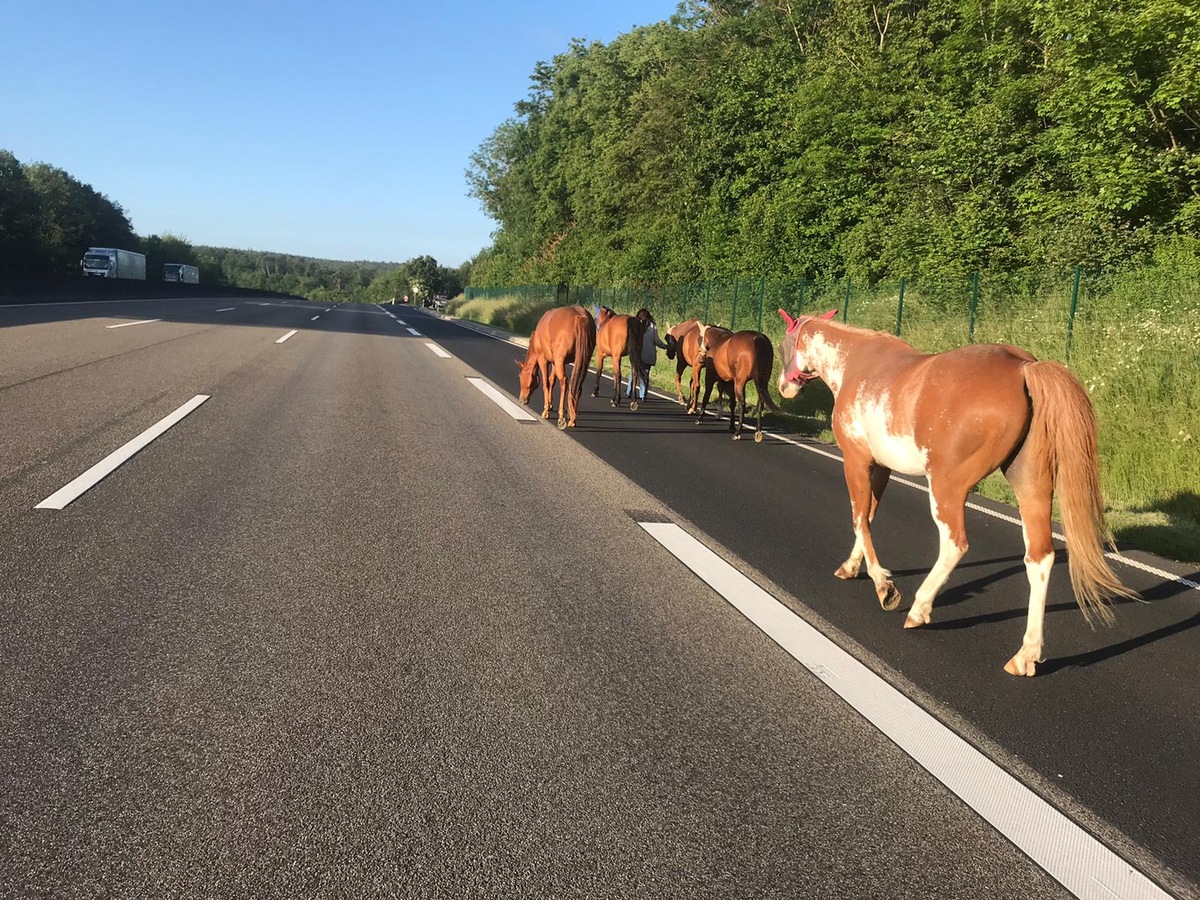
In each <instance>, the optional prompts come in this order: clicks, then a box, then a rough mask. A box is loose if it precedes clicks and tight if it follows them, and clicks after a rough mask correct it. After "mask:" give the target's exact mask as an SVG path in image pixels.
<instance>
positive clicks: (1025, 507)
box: [1004, 445, 1054, 676]
mask: <svg viewBox="0 0 1200 900" xmlns="http://www.w3.org/2000/svg"><path fill="white" fill-rule="evenodd" d="M1026 446H1028V445H1026ZM1004 477H1005V478H1007V479H1008V483H1009V484H1011V485H1012V487H1013V491H1014V493H1016V495H1017V505H1018V506H1019V507H1020V510H1021V534H1022V535H1023V536H1024V538H1025V576H1026V577H1027V578H1028V579H1029V615H1028V618H1027V619H1026V623H1025V637H1024V639H1023V640H1022V641H1021V649H1020V650H1018V651H1017V652H1016V653H1015V654H1014V655H1013V657H1012V659H1010V660H1009V661H1008V662H1007V663H1006V664H1005V666H1004V671H1005V672H1007V673H1008V674H1009V675H1029V676H1032V675H1034V674H1035V672H1036V669H1037V664H1038V663H1039V662H1041V661H1042V625H1043V622H1044V620H1045V617H1046V591H1047V588H1048V587H1049V585H1050V569H1051V568H1052V567H1053V566H1054V542H1053V539H1052V535H1051V495H1052V493H1053V490H1054V480H1053V478H1052V477H1051V475H1050V470H1049V468H1048V467H1047V466H1046V465H1045V463H1044V461H1042V460H1039V459H1036V458H1035V456H1034V454H1033V453H1032V451H1031V452H1030V453H1029V454H1028V455H1027V454H1026V453H1025V452H1024V450H1023V451H1022V452H1021V453H1019V454H1018V455H1017V458H1016V459H1015V460H1014V461H1013V464H1012V465H1011V466H1009V467H1008V469H1007V470H1006V471H1005V473H1004Z"/></svg>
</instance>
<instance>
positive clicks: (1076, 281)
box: [1067, 266, 1083, 362]
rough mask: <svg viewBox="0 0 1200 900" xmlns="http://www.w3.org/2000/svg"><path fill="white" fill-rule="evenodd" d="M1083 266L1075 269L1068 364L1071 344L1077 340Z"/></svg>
mask: <svg viewBox="0 0 1200 900" xmlns="http://www.w3.org/2000/svg"><path fill="white" fill-rule="evenodd" d="M1082 274H1083V266H1076V267H1075V278H1074V280H1073V281H1072V283H1071V317H1070V318H1069V319H1067V362H1070V361H1071V342H1072V341H1073V340H1074V339H1075V311H1076V310H1077V309H1079V277H1080V275H1082Z"/></svg>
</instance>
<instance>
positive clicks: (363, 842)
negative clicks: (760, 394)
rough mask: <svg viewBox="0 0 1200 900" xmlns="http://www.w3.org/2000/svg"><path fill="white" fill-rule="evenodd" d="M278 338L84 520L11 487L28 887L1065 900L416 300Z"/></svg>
mask: <svg viewBox="0 0 1200 900" xmlns="http://www.w3.org/2000/svg"><path fill="white" fill-rule="evenodd" d="M306 312H307V311H304V310H297V313H298V314H299V315H304V314H305V313H306ZM298 317H299V316H295V317H294V318H298ZM273 324H274V325H276V326H281V325H286V326H289V329H290V328H296V329H298V334H297V335H296V337H295V338H293V339H292V340H291V341H289V342H288V343H286V344H283V345H274V344H273V339H274V338H273V332H271V331H270V329H267V328H263V329H258V330H257V331H256V332H255V334H256V336H257V338H258V340H259V341H261V342H262V343H263V345H264V346H268V347H270V348H271V350H272V351H278V352H269V353H268V352H264V353H258V354H254V353H252V352H250V351H249V350H247V349H245V348H243V349H242V350H241V351H240V352H239V353H238V354H235V356H236V357H237V358H238V359H240V360H241V364H240V365H238V366H237V367H236V368H233V369H231V370H229V371H225V370H221V369H217V370H214V371H213V373H212V378H211V379H205V378H204V377H203V373H202V372H200V371H199V370H197V371H196V372H195V375H194V380H192V381H190V382H188V383H180V384H179V385H178V388H179V389H180V394H181V395H182V394H186V393H189V392H202V391H203V392H210V393H211V395H212V399H211V400H210V401H208V402H207V403H206V404H205V405H204V406H203V407H201V408H200V409H199V410H198V411H197V412H196V413H195V414H193V415H192V416H190V417H189V418H188V419H186V420H185V421H184V422H183V423H181V424H180V425H179V426H177V427H176V428H174V429H172V430H171V431H169V432H167V433H166V434H165V435H163V436H162V437H161V438H159V439H158V440H157V441H156V442H155V443H154V444H152V445H151V446H150V447H148V448H147V449H145V450H144V451H143V452H142V453H140V454H138V455H137V456H135V457H134V458H133V459H132V460H130V461H129V462H128V463H126V464H125V465H124V466H123V467H122V468H121V469H119V470H118V471H117V472H115V473H114V474H113V475H111V476H110V477H109V478H107V479H105V480H104V481H102V482H101V483H100V484H99V485H97V486H96V487H95V488H93V489H92V490H91V491H89V492H88V493H87V494H85V495H84V496H82V497H81V498H80V499H79V500H77V501H76V502H75V503H73V504H71V505H70V506H68V507H67V508H65V509H63V510H60V511H50V510H35V509H33V508H32V507H33V503H34V502H35V501H36V499H38V494H39V492H40V490H41V487H42V485H41V484H40V482H39V480H38V479H37V478H35V477H34V476H33V475H31V474H26V475H22V476H18V477H12V478H9V479H7V480H5V481H4V482H3V483H0V491H2V492H3V494H4V503H5V508H6V509H8V510H10V511H11V512H10V514H9V515H8V517H7V518H6V520H5V522H4V529H5V538H6V541H5V543H6V546H5V552H4V554H3V555H0V585H2V586H3V587H2V591H3V603H2V604H0V667H2V673H3V678H2V679H0V783H3V784H4V785H5V790H4V791H3V792H2V793H0V823H2V824H0V842H2V846H0V884H3V885H5V889H4V892H3V893H4V895H5V896H12V897H25V896H45V895H53V896H68V897H69V896H95V895H99V894H103V895H106V896H115V897H122V896H144V895H145V894H146V893H153V894H155V895H159V896H189V897H198V896H246V895H248V894H249V895H254V896H280V897H284V896H287V897H294V896H333V895H337V896H413V897H461V896H466V895H473V896H481V897H567V896H577V897H584V896H600V897H678V896H696V897H708V896H711V897H729V896H762V897H771V896H778V897H795V896H813V897H821V896H830V897H834V896H839V897H840V896H847V895H855V896H880V897H883V896H888V897H891V896H941V897H971V898H977V897H1010V896H1013V895H1015V894H1018V893H1019V894H1021V895H1022V896H1032V897H1060V896H1063V895H1064V894H1063V892H1062V890H1061V889H1060V888H1059V887H1058V885H1056V884H1055V883H1053V882H1052V881H1051V880H1050V879H1049V878H1048V877H1047V876H1046V875H1045V874H1044V873H1043V872H1041V871H1040V870H1039V869H1038V868H1037V867H1036V866H1035V865H1033V864H1032V863H1031V862H1030V861H1029V860H1028V859H1027V858H1026V857H1025V856H1024V855H1023V854H1021V853H1020V852H1018V851H1017V850H1015V849H1014V848H1013V847H1012V845H1011V844H1009V843H1008V842H1007V841H1006V840H1005V839H1003V838H1002V837H1000V836H999V835H997V834H996V833H995V832H994V831H993V830H992V829H991V828H990V827H989V826H987V825H986V824H985V823H984V822H983V821H982V820H981V819H979V817H978V816H977V815H976V814H975V813H973V812H972V811H970V810H969V809H967V808H966V807H965V806H964V805H963V804H962V803H961V802H959V801H958V800H957V799H956V798H954V797H953V796H952V795H950V794H949V793H948V792H947V791H946V790H945V789H944V788H943V787H942V786H941V785H940V784H939V783H938V782H937V781H936V780H935V779H933V778H932V777H931V776H929V775H928V774H927V773H926V772H925V771H924V770H922V769H921V768H920V767H919V766H917V765H916V764H915V763H914V762H912V760H910V759H908V758H907V757H906V756H905V755H904V754H902V753H900V752H899V751H898V750H897V749H896V747H895V746H894V745H893V744H892V743H891V742H890V741H888V740H887V739H886V738H884V737H882V736H881V735H880V734H879V733H878V732H877V731H876V730H875V729H874V728H873V727H872V726H870V725H869V724H867V723H866V722H865V721H864V720H863V719H862V718H861V717H860V716H858V715H857V714H856V713H854V712H853V711H852V710H850V709H849V708H848V707H846V706H845V705H844V704H843V703H842V702H841V701H839V700H837V699H836V698H835V697H833V696H832V695H831V694H830V693H829V692H828V691H827V690H826V689H825V688H824V686H823V685H822V684H821V682H820V681H819V680H817V679H816V678H814V677H813V676H812V675H810V674H809V673H808V672H807V671H806V670H805V669H804V668H803V667H801V666H799V665H797V664H796V663H795V662H794V661H793V660H792V659H791V658H790V657H788V656H787V655H786V654H784V653H783V652H782V651H781V650H780V649H779V648H778V647H776V646H775V645H774V644H772V643H771V642H770V641H768V640H766V639H765V638H764V637H763V636H762V635H761V634H760V633H759V632H758V631H757V630H756V629H754V628H752V627H749V626H748V625H747V624H746V622H745V620H744V619H743V618H742V617H741V616H740V615H738V614H737V613H735V612H734V611H733V610H732V609H731V608H730V607H729V606H728V605H727V604H726V603H724V602H723V601H721V600H720V599H719V598H717V597H716V596H715V595H714V594H713V593H712V591H711V590H709V589H708V588H707V587H706V586H704V585H703V584H702V583H701V582H700V581H698V580H697V579H695V578H692V577H691V576H689V575H688V574H687V572H686V570H684V569H683V568H682V567H681V566H679V565H678V564H677V563H675V562H674V561H673V560H672V558H671V557H670V556H668V555H667V554H666V553H665V552H663V551H662V550H661V549H660V548H658V547H657V545H655V544H654V543H653V541H651V540H650V538H649V537H648V536H647V535H646V533H645V532H644V531H643V530H642V529H641V528H640V527H639V526H638V525H637V524H636V522H635V520H634V516H632V515H631V512H630V511H636V515H637V517H638V518H643V517H645V516H648V515H649V516H654V517H656V518H658V519H664V520H665V519H670V518H672V517H673V515H674V514H673V512H672V510H670V509H669V508H667V507H665V506H663V505H662V504H661V503H659V502H658V501H657V500H656V499H655V498H653V497H652V496H650V495H648V494H647V493H645V492H644V491H643V490H641V489H640V488H638V487H637V486H636V485H634V484H633V483H632V482H630V481H629V480H627V479H626V478H624V477H623V476H621V475H620V474H619V473H617V472H615V471H613V470H612V469H611V468H610V467H609V466H607V465H605V464H604V463H602V462H601V461H600V460H598V459H597V458H596V457H595V456H594V455H593V454H591V453H589V452H588V451H587V450H586V449H585V448H583V447H581V446H579V445H578V444H576V443H575V442H572V441H570V440H567V439H564V437H563V436H562V435H561V434H559V433H558V432H557V431H556V430H554V429H553V428H551V427H546V426H545V425H542V424H535V425H522V424H519V423H517V422H515V421H513V420H512V419H510V418H509V417H508V416H507V414H505V413H504V412H503V411H502V410H500V409H499V408H498V407H496V406H494V405H493V404H492V403H491V402H490V401H489V400H488V399H487V398H486V397H484V396H483V395H481V394H480V393H479V392H478V391H476V390H474V389H473V388H472V387H471V386H470V385H469V384H468V382H467V376H468V375H472V374H474V370H473V369H472V368H471V367H469V366H467V365H465V364H464V363H463V362H461V361H460V360H458V359H453V358H452V359H442V358H439V357H437V356H435V355H434V354H433V353H432V352H430V350H429V349H428V347H426V346H425V341H424V340H423V339H420V338H415V337H412V336H410V335H408V334H407V332H406V331H405V330H404V329H402V328H400V327H399V326H397V325H396V324H395V323H393V322H391V320H390V319H388V318H387V317H386V316H377V315H371V314H369V311H368V310H355V311H353V312H347V313H343V314H342V317H338V318H333V319H332V321H331V322H330V325H329V329H328V330H321V329H320V328H319V327H313V328H309V329H304V328H303V322H302V321H290V322H285V321H281V320H273ZM423 324H424V323H423ZM146 327H151V326H146ZM430 330H431V331H432V330H433V329H430ZM204 335H205V337H204V340H207V341H211V342H213V343H214V344H216V345H219V346H227V345H233V346H240V344H241V342H242V341H243V340H246V337H245V335H243V334H241V333H239V329H238V328H237V327H230V328H228V329H224V328H221V329H211V330H208V331H206V332H205V333H204ZM3 339H4V335H3V334H0V340H3ZM199 339H200V338H197V340H199ZM94 340H97V341H99V340H103V338H101V337H98V336H97V337H95V338H94ZM196 352H200V351H196ZM204 352H205V353H207V352H208V351H204ZM202 355H203V354H202ZM125 360H126V361H125V364H124V366H123V368H120V369H119V370H117V371H111V372H108V373H107V375H108V377H109V379H111V381H110V382H107V383H98V384H97V385H96V386H95V389H97V390H100V391H105V390H110V391H113V392H116V393H122V392H124V391H127V390H130V389H132V388H134V387H136V386H137V385H140V384H144V383H146V382H148V381H154V380H155V379H156V378H158V377H160V376H163V374H164V373H163V372H162V371H161V370H162V368H163V367H165V366H166V365H167V362H166V360H161V359H160V360H158V366H159V368H158V369H154V370H148V369H147V367H146V358H145V357H132V356H126V357H125ZM54 381H55V378H54V376H52V375H49V374H48V375H47V377H46V378H44V379H42V384H43V385H45V387H46V390H47V391H48V397H51V398H54V399H55V400H61V399H62V391H61V390H59V389H58V388H56V387H54ZM51 408H52V407H48V409H51Z"/></svg>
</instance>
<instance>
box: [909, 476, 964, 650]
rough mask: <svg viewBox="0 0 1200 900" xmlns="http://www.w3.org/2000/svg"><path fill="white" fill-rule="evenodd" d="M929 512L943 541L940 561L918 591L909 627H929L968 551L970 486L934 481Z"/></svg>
mask: <svg viewBox="0 0 1200 900" xmlns="http://www.w3.org/2000/svg"><path fill="white" fill-rule="evenodd" d="M929 487H930V490H929V511H930V512H931V513H932V514H933V521H934V523H935V524H936V525H937V529H938V534H939V535H940V536H941V540H940V542H939V544H938V558H937V562H936V563H934V566H933V568H932V569H930V570H929V574H928V575H926V576H925V580H924V581H923V582H921V586H920V587H919V588H917V596H916V599H915V600H913V605H912V607H911V608H910V609H909V611H908V616H907V617H906V618H905V620H904V627H905V628H919V627H920V626H922V625H928V624H929V617H930V613H931V611H932V610H933V598H934V597H936V596H937V592H938V591H940V590H941V589H942V585H944V584H945V583H946V579H947V578H949V577H950V573H951V572H953V571H954V567H955V566H957V565H958V561H959V560H960V559H962V558H963V554H964V553H966V552H967V546H968V544H967V526H966V521H965V519H964V513H965V510H966V503H967V491H968V490H969V486H967V487H964V486H962V485H959V484H955V485H953V486H946V485H945V484H944V483H943V482H940V481H936V480H934V479H933V478H931V479H930V485H929Z"/></svg>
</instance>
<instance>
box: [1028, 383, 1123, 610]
mask: <svg viewBox="0 0 1200 900" xmlns="http://www.w3.org/2000/svg"><path fill="white" fill-rule="evenodd" d="M1024 373H1025V388H1026V390H1028V391H1029V398H1030V400H1031V401H1032V402H1033V420H1032V421H1031V423H1030V426H1029V437H1028V438H1026V440H1031V439H1032V440H1035V441H1039V442H1041V443H1042V446H1044V447H1045V448H1046V455H1047V461H1048V463H1049V466H1050V473H1051V476H1052V477H1053V479H1054V485H1055V492H1056V493H1057V494H1058V506H1059V510H1060V511H1061V513H1062V523H1063V531H1064V532H1066V539H1067V562H1068V564H1069V567H1070V572H1071V586H1072V587H1073V588H1074V589H1075V600H1076V602H1078V604H1079V608H1080V609H1081V610H1083V614H1084V616H1085V617H1087V618H1088V619H1089V620H1090V619H1091V614H1092V613H1093V612H1094V613H1096V614H1097V615H1098V616H1099V617H1100V619H1102V620H1103V621H1105V622H1110V621H1112V617H1113V616H1112V612H1110V611H1109V609H1108V606H1107V603H1108V600H1109V599H1110V598H1113V597H1131V598H1135V597H1137V596H1138V595H1137V592H1136V591H1133V590H1130V589H1129V588H1127V587H1125V585H1123V584H1121V582H1120V581H1119V580H1118V579H1117V576H1116V575H1115V574H1114V573H1113V570H1112V568H1111V567H1110V566H1109V564H1108V560H1107V559H1105V557H1104V549H1105V546H1106V545H1108V546H1112V545H1113V536H1112V532H1111V531H1109V530H1108V525H1107V524H1106V523H1105V520H1104V497H1103V496H1102V495H1101V493H1100V453H1099V451H1098V450H1097V447H1096V431H1097V428H1096V412H1095V410H1094V409H1093V408H1092V402H1091V400H1090V399H1089V398H1088V395H1087V391H1086V390H1084V388H1083V385H1081V384H1080V383H1079V380H1078V379H1077V378H1076V377H1075V376H1074V375H1072V374H1071V372H1070V371H1069V370H1068V369H1067V368H1066V366H1063V365H1061V364H1060V363H1056V362H1031V363H1029V364H1028V365H1026V366H1025V367H1024ZM1035 446H1036V445H1035Z"/></svg>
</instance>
